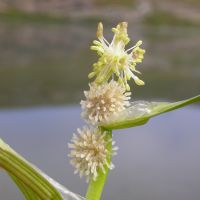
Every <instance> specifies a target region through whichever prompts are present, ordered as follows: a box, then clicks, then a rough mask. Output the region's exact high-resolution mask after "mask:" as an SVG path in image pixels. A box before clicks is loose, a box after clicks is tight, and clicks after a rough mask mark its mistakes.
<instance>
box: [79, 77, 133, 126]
mask: <svg viewBox="0 0 200 200" xmlns="http://www.w3.org/2000/svg"><path fill="white" fill-rule="evenodd" d="M84 93H85V97H86V100H85V101H81V105H82V109H83V112H82V117H83V118H84V119H85V120H86V121H88V122H89V123H91V124H93V125H95V124H98V123H101V122H105V121H107V120H109V117H110V116H111V115H113V114H116V113H118V112H120V111H122V110H124V109H125V108H126V107H127V106H129V105H130V103H129V99H130V98H131V97H130V95H131V93H130V92H126V90H125V88H124V87H123V86H122V85H120V84H119V83H118V82H116V81H113V80H112V81H110V82H109V83H105V84H102V85H97V84H96V83H93V84H90V90H89V91H85V92H84Z"/></svg>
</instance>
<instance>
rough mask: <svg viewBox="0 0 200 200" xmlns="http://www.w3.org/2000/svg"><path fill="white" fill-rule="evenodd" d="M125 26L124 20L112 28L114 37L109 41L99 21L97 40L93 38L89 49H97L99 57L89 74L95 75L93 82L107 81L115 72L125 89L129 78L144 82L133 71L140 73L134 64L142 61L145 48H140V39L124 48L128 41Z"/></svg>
mask: <svg viewBox="0 0 200 200" xmlns="http://www.w3.org/2000/svg"><path fill="white" fill-rule="evenodd" d="M127 26H128V24H127V23H126V22H122V23H119V24H118V25H117V26H116V28H113V29H112V31H113V32H114V37H113V40H112V42H111V43H109V42H108V41H107V40H106V39H105V38H104V36H103V24H102V23H99V25H98V28H97V38H98V40H99V41H97V40H94V41H93V44H94V45H93V46H91V49H92V50H95V51H97V54H98V55H99V56H100V57H99V60H98V61H97V62H96V63H94V64H93V72H91V73H90V74H89V78H93V77H95V76H96V79H95V82H96V83H97V84H101V83H103V82H105V81H108V80H109V79H110V78H111V77H113V76H112V75H113V74H115V76H116V77H117V78H118V81H119V82H120V83H121V84H123V85H124V86H125V87H126V89H127V90H130V87H129V85H128V83H127V81H128V80H130V79H131V78H133V79H134V81H135V83H136V84H137V85H144V82H143V81H142V80H140V79H139V78H138V77H137V76H136V75H135V74H134V73H139V74H140V72H139V71H137V70H136V68H135V66H136V64H137V63H139V62H142V60H143V57H144V56H143V55H144V53H145V50H143V49H141V48H140V45H141V44H142V41H138V42H137V43H136V45H135V46H133V47H131V48H129V49H128V50H125V46H126V45H127V44H128V43H129V41H130V39H129V37H128V34H127Z"/></svg>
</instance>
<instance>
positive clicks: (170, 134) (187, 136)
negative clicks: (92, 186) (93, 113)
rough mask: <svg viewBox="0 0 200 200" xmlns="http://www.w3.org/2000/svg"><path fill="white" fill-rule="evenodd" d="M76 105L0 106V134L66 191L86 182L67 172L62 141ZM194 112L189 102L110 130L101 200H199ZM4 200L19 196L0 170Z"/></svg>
mask: <svg viewBox="0 0 200 200" xmlns="http://www.w3.org/2000/svg"><path fill="white" fill-rule="evenodd" d="M80 111H81V110H80V108H79V107H78V106H61V107H38V108H30V109H10V110H9V109H4V110H0V135H1V137H2V138H3V139H4V140H5V141H6V142H7V143H9V144H10V145H11V146H12V147H13V148H14V149H15V150H17V151H18V152H19V153H20V154H22V155H23V156H24V157H25V158H27V159H28V160H29V161H30V162H32V163H34V164H35V165H37V166H38V167H39V168H41V169H42V170H44V171H45V172H46V173H47V174H48V175H50V176H52V177H53V178H55V179H56V180H58V181H59V182H61V183H62V184H63V185H65V186H66V187H68V188H69V189H71V190H72V191H74V192H76V193H79V194H81V195H84V193H85V191H86V188H87V185H86V183H85V181H84V180H80V179H79V177H78V176H76V175H73V168H72V167H71V166H70V164H69V159H68V157H67V154H68V153H69V150H68V148H67V143H68V142H69V140H70V139H71V136H72V133H73V132H75V131H76V128H77V127H81V126H82V125H83V124H84V122H83V121H82V120H81V119H80V117H79V115H80ZM199 119H200V110H199V107H198V106H195V107H193V106H189V107H186V108H184V109H180V110H178V111H173V112H171V113H166V114H164V115H161V116H158V117H155V118H154V119H152V120H150V122H149V123H148V124H146V125H144V126H141V127H136V128H130V129H127V130H119V131H115V132H114V139H115V140H116V142H117V145H118V146H119V147H120V149H119V152H118V155H117V156H116V157H114V160H113V162H114V164H115V165H116V168H115V170H113V171H112V172H111V173H110V175H109V177H108V182H107V183H106V189H105V191H104V194H103V198H102V199H103V200H104V199H105V200H106V199H115V200H122V199H124V200H126V199H127V200H130V199H137V200H144V199H148V200H160V199H162V200H174V199H175V200H188V199H190V200H199V199H200V191H199V186H200V157H199V155H200V148H199V141H200V132H199V130H200V125H199V123H198V122H199ZM0 180H1V181H0V194H1V198H2V199H4V200H11V199H15V200H22V196H21V195H20V193H19V192H18V191H17V189H16V188H15V186H14V185H13V184H12V183H11V181H10V180H9V179H8V177H7V176H6V175H5V174H3V173H0Z"/></svg>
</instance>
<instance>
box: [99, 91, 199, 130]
mask: <svg viewBox="0 0 200 200" xmlns="http://www.w3.org/2000/svg"><path fill="white" fill-rule="evenodd" d="M197 102H200V95H198V96H195V97H192V98H189V99H186V100H183V101H178V102H174V103H169V102H146V101H136V102H133V103H132V104H131V106H130V107H129V108H127V109H125V110H124V111H122V112H120V113H119V114H118V115H117V116H114V115H113V116H112V117H111V119H110V120H109V121H107V122H106V123H102V124H100V126H102V127H103V128H105V129H108V130H114V129H123V128H130V127H134V126H140V125H143V124H145V123H147V122H148V120H149V119H150V118H152V117H154V116H157V115H160V114H162V113H165V112H169V111H172V110H175V109H178V108H181V107H184V106H186V105H189V104H192V103H197Z"/></svg>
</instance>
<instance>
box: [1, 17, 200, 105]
mask: <svg viewBox="0 0 200 200" xmlns="http://www.w3.org/2000/svg"><path fill="white" fill-rule="evenodd" d="M111 24H112V23H108V22H106V23H105V27H106V28H105V29H106V30H105V33H106V34H107V36H108V38H111V34H110V28H111ZM108 25H109V26H108ZM112 25H115V24H112ZM95 32H96V21H95V20H94V21H93V22H91V21H90V22H89V21H87V20H86V21H84V20H83V21H80V22H78V21H74V22H67V21H66V22H65V23H56V22H54V23H35V22H34V23H33V22H31V21H27V22H23V23H20V22H17V23H8V21H5V20H1V18H0V94H1V95H0V106H1V107H10V106H12V107H13V106H14V107H15V106H33V105H55V104H56V105H57V104H68V103H78V102H79V101H80V99H81V98H83V93H82V91H83V89H87V84H88V78H87V75H88V73H89V72H90V71H91V66H92V63H93V62H95V60H96V59H97V57H96V55H95V53H94V52H92V51H90V50H89V46H90V44H91V42H92V40H93V39H95ZM129 35H130V37H131V39H133V41H134V42H136V41H137V40H139V39H142V40H143V41H144V48H145V49H146V52H147V53H146V55H145V60H144V62H143V63H142V64H141V65H139V66H138V69H139V70H140V71H141V72H142V73H143V75H142V76H141V77H142V78H143V80H145V82H146V86H144V87H138V86H134V89H133V95H134V98H135V99H148V100H151V99H170V100H174V99H182V98H186V97H189V96H192V95H196V94H198V93H199V91H200V90H199V88H200V78H199V75H200V66H199V65H200V64H199V63H200V57H199V52H200V38H199V35H200V28H199V27H198V26H177V27H176V26H167V25H159V26H155V25H149V24H146V23H144V24H140V25H138V24H133V23H132V24H129Z"/></svg>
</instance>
